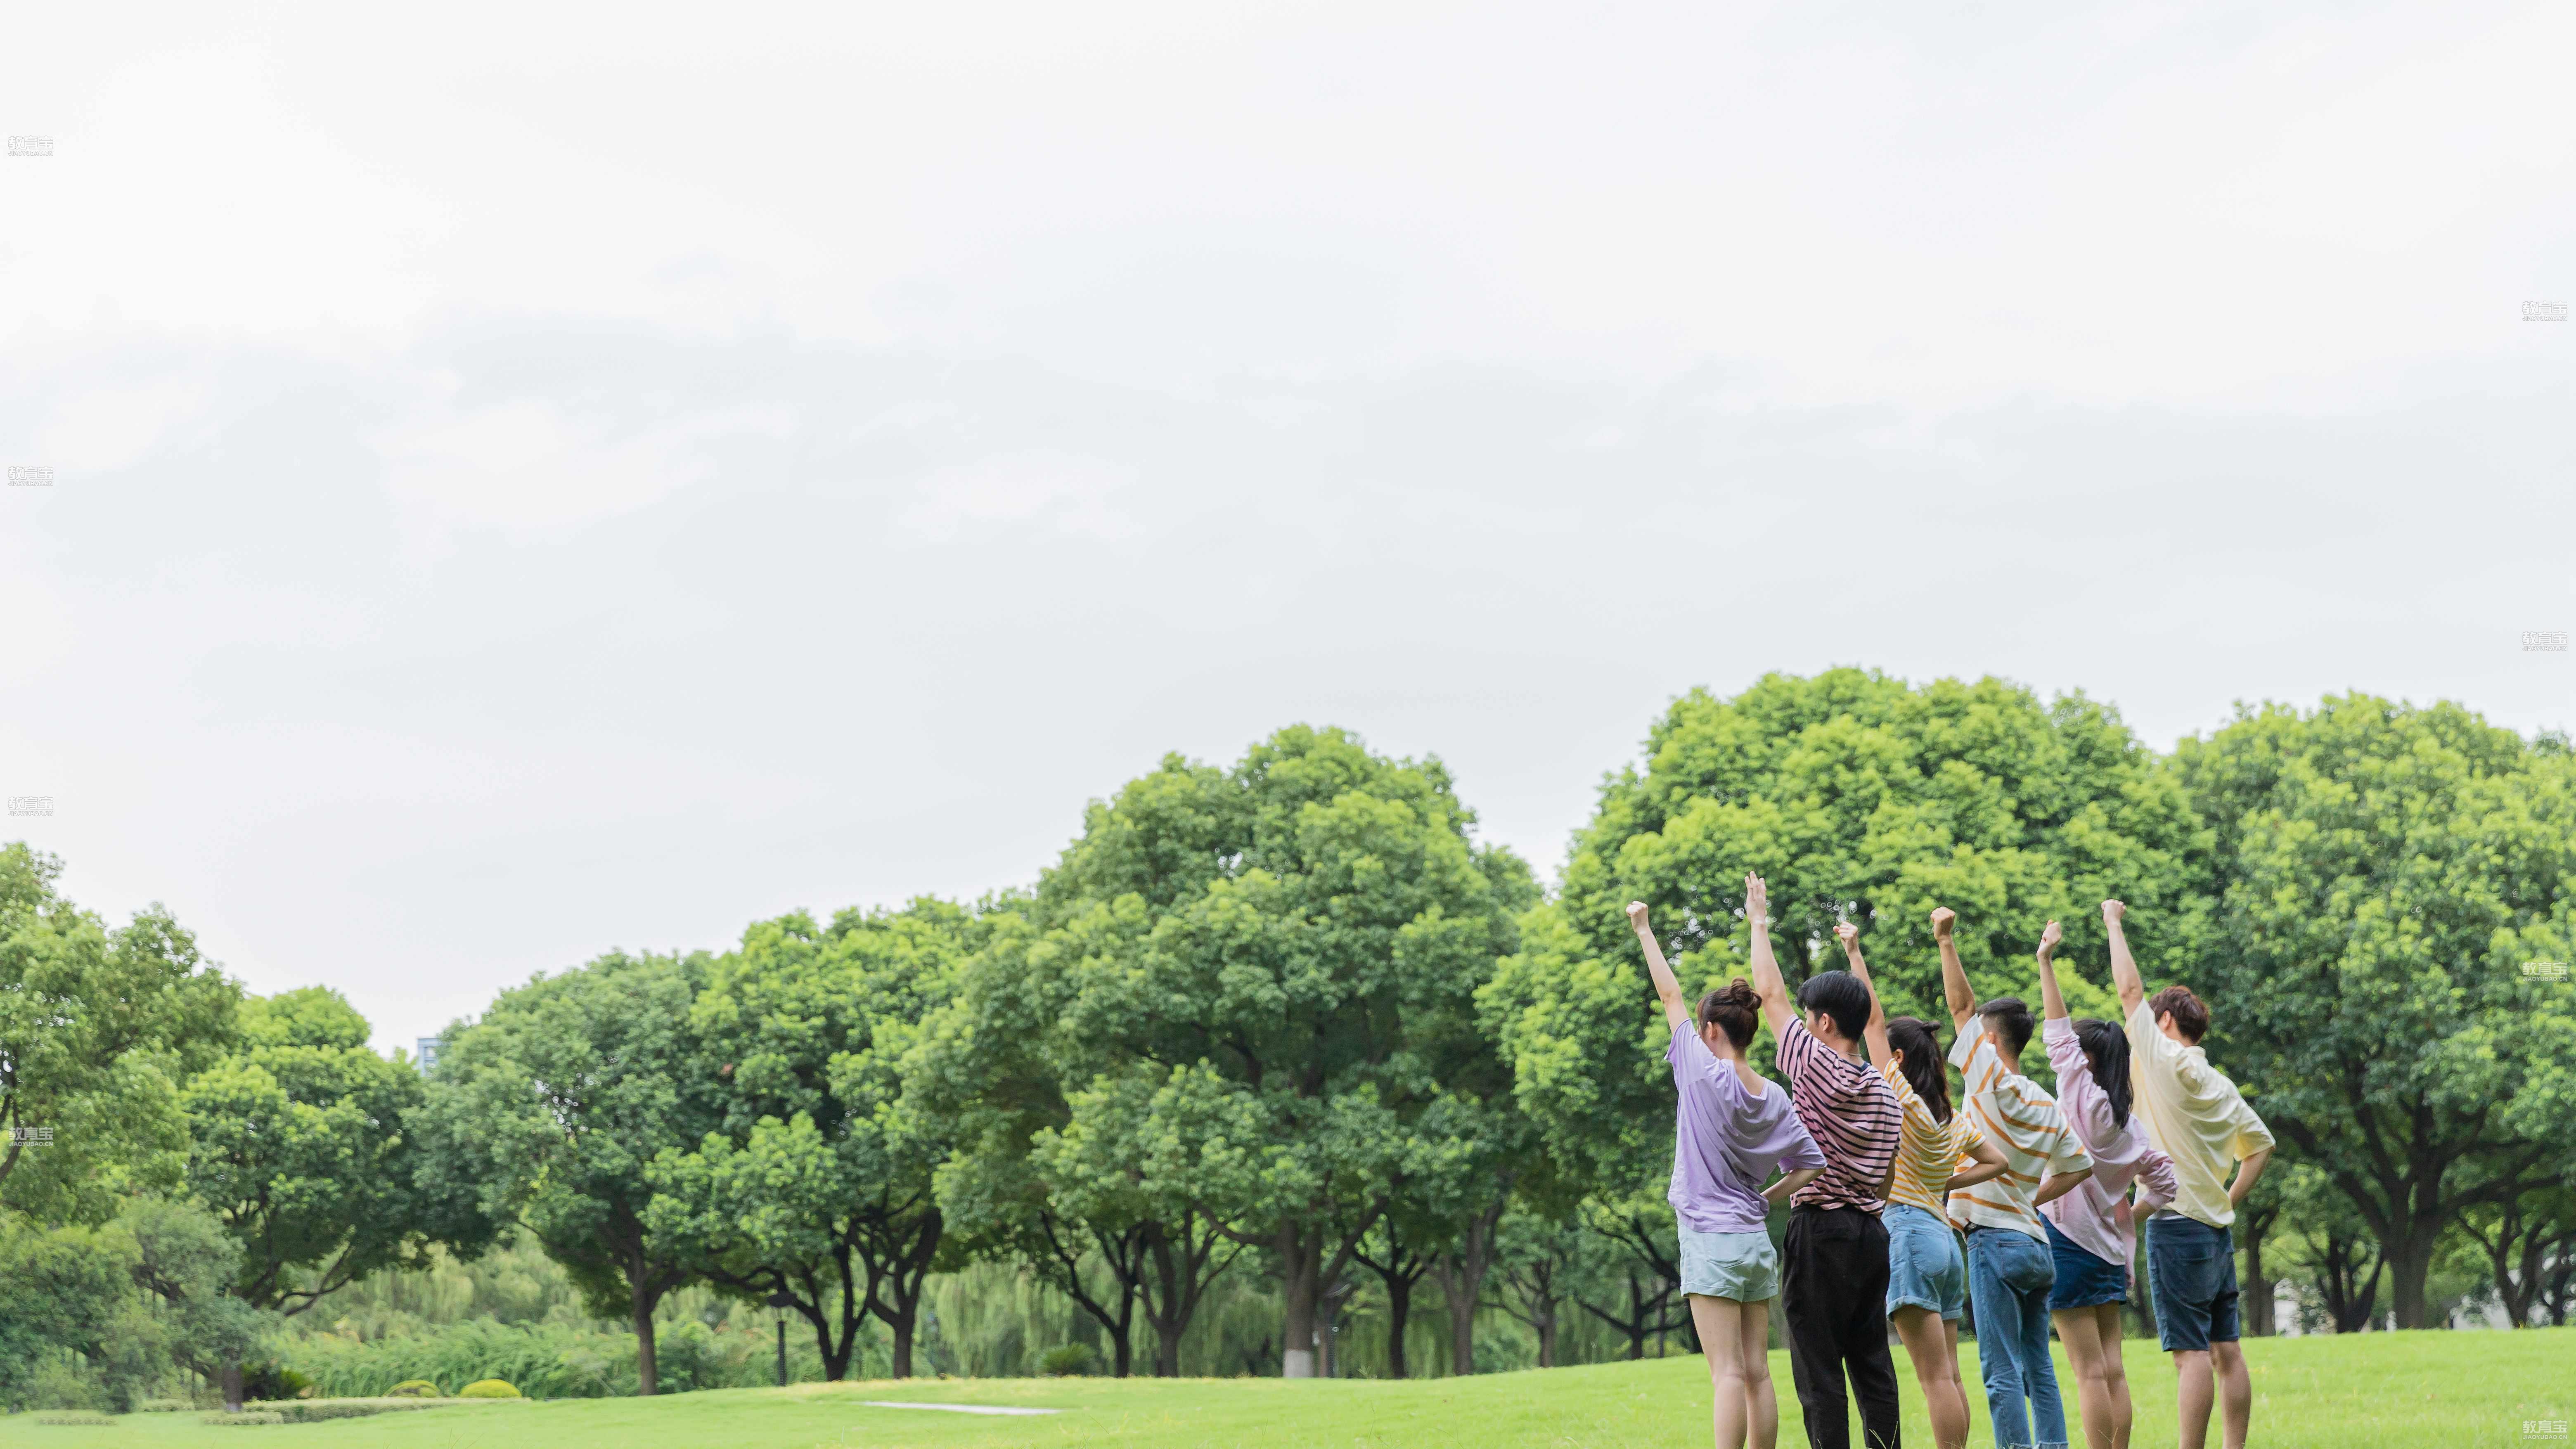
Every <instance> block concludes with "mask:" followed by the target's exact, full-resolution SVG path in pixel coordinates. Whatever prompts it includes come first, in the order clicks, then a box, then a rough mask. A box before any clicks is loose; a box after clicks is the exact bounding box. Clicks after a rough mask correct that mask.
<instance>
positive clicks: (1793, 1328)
mask: <svg viewBox="0 0 2576 1449" xmlns="http://www.w3.org/2000/svg"><path fill="white" fill-rule="evenodd" d="M1781 1246H1782V1252H1781V1283H1780V1309H1781V1315H1782V1316H1783V1317H1784V1318H1786V1319H1787V1320H1788V1325H1789V1368H1790V1372H1791V1374H1792V1376H1793V1377H1795V1378H1796V1379H1797V1381H1798V1407H1799V1408H1800V1409H1801V1410H1803V1411H1805V1414H1806V1417H1807V1443H1808V1444H1809V1445H1811V1446H1813V1449H1848V1446H1849V1445H1850V1444H1851V1411H1850V1410H1849V1409H1848V1408H1847V1407H1845V1403H1844V1399H1843V1375H1844V1373H1845V1372H1849V1373H1850V1374H1851V1391H1852V1396H1853V1397H1854V1398H1857V1399H1859V1400H1860V1422H1861V1433H1862V1436H1863V1437H1864V1438H1866V1439H1867V1440H1868V1449H1898V1445H1899V1443H1900V1441H1899V1439H1898V1434H1899V1432H1900V1431H1899V1430H1898V1428H1897V1420H1896V1364H1895V1361H1894V1360H1892V1359H1890V1358H1889V1357H1888V1354H1887V1229H1886V1227H1885V1226H1883V1225H1882V1224H1881V1223H1880V1222H1879V1220H1878V1214H1876V1213H1871V1212H1863V1211H1861V1210H1860V1209H1859V1208H1817V1207H1802V1208H1799V1209H1797V1210H1795V1211H1793V1212H1791V1213H1790V1214H1789V1234H1788V1240H1787V1241H1786V1242H1785V1243H1783V1244H1782V1245H1781Z"/></svg>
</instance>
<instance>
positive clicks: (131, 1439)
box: [0, 1329, 2576, 1449]
mask: <svg viewBox="0 0 2576 1449" xmlns="http://www.w3.org/2000/svg"><path fill="white" fill-rule="evenodd" d="M1962 1358H1963V1360H1965V1362H1963V1364H1962V1368H1963V1371H1964V1372H1965V1373H1966V1374H1967V1376H1968V1380H1969V1397H1970V1399H1971V1401H1972V1403H1973V1406H1974V1414H1975V1428H1974V1431H1973V1432H1972V1434H1971V1436H1970V1443H1972V1444H1979V1445H1982V1444H1988V1443H1991V1442H1992V1436H1991V1433H1990V1430H1989V1427H1988V1425H1987V1422H1986V1413H1985V1405H1984V1401H1983V1400H1982V1399H1981V1398H1979V1397H1978V1394H1977V1389H1976V1369H1975V1366H1974V1358H1973V1355H1972V1352H1971V1351H1970V1350H1969V1349H1968V1347H1967V1346H1964V1345H1963V1346H1962ZM2246 1358H2247V1359H2248V1360H2249V1361H2250V1362H2251V1363H2252V1365H2253V1372H2254V1442H2256V1443H2258V1444H2263V1445H2280V1446H2290V1449H2301V1446H2313V1449H2427V1446H2436V1445H2439V1446H2458V1445H2499V1446H2501V1445H2514V1446H2518V1449H2535V1446H2565V1449H2576V1439H2572V1438H2551V1437H2540V1436H2527V1435H2526V1434H2525V1433H2524V1429H2523V1421H2524V1420H2526V1419H2550V1420H2563V1419H2568V1418H2571V1417H2576V1329H2543V1330H2538V1331H2528V1332H2522V1333H2441V1332H2429V1333H2370V1334H2360V1335H2355V1336H2352V1337H2346V1338H2271V1339H2256V1340H2252V1341H2249V1342H2248V1343H2247V1344H2246ZM2128 1362H2129V1376H2130V1383H2131V1386H2132V1388H2133V1390H2134V1392H2135V1395H2136V1398H2137V1400H2138V1410H2139V1412H2138V1423H2137V1434H2136V1439H2135V1442H2136V1444H2138V1445H2139V1446H2140V1449H2147V1446H2153V1445H2159V1444H2171V1443H2173V1442H2174V1407H2173V1401H2174V1375H2173V1369H2172V1367H2171V1365H2170V1363H2169V1362H2168V1361H2167V1359H2166V1358H2165V1356H2164V1355H2163V1354H2161V1353H2159V1352H2157V1351H2156V1347H2155V1344H2154V1343H2153V1342H2151V1341H2133V1342H2131V1343H2130V1344H2129V1345H2128ZM1896 1363H1897V1373H1898V1377H1899V1379H1900V1380H1901V1381H1902V1383H1903V1384H1904V1391H1905V1408H1906V1414H1905V1434H1906V1440H1907V1442H1908V1443H1910V1444H1915V1445H1929V1444H1930V1443H1931V1436H1930V1434H1929V1433H1928V1431H1927V1430H1926V1427H1925V1425H1924V1421H1923V1417H1922V1412H1921V1409H1922V1405H1921V1401H1920V1400H1919V1399H1918V1398H1917V1397H1916V1395H1915V1392H1914V1384H1913V1379H1912V1376H1911V1371H1910V1369H1909V1368H1908V1367H1907V1365H1906V1361H1905V1354H1904V1350H1902V1349H1898V1350H1896ZM1771 1374H1772V1379H1773V1382H1774V1383H1775V1384H1776V1385H1777V1387H1778V1390H1779V1394H1780V1400H1781V1425H1780V1442H1781V1443H1782V1444H1783V1445H1790V1446H1794V1445H1802V1444H1804V1443H1805V1442H1806V1440H1805V1435H1804V1431H1803V1430H1802V1429H1801V1428H1800V1427H1799V1423H1798V1409H1797V1400H1796V1397H1795V1395H1794V1394H1793V1393H1792V1392H1791V1391H1790V1384H1789V1362H1788V1357H1787V1355H1786V1354H1781V1353H1775V1354H1773V1355H1772V1356H1771ZM2058 1374H2059V1377H2060V1379H2061V1381H2063V1380H2065V1378H2066V1369H2065V1366H2064V1363H2063V1361H2061V1362H2060V1364H2059V1368H2058ZM1708 1395H1709V1389H1708V1378H1707V1375H1706V1372H1705V1370H1704V1369H1703V1368H1702V1367H1701V1365H1700V1363H1699V1361H1698V1360H1695V1359H1662V1360H1654V1361H1649V1362H1645V1363H1619V1364H1600V1365H1595V1366H1593V1367H1589V1368H1569V1369H1552V1370H1546V1371H1542V1372H1528V1373H1512V1374H1494V1375H1489V1376H1486V1377H1481V1378H1470V1379H1417V1380H1413V1381H1411V1382H1405V1383H1386V1382H1377V1381H1372V1380H1349V1379H1345V1380H1335V1381H1330V1382H1321V1383H1318V1382H1302V1383H1287V1382H1283V1381H1281V1380H1278V1379H1181V1380H1162V1381H1157V1380H1153V1379H1129V1380H1127V1381H1125V1382H1118V1381H1115V1380H1109V1379H984V1380H962V1379H961V1380H922V1379H913V1380H909V1381H903V1382H879V1383H867V1384H830V1385H826V1384H801V1385H797V1386H795V1387H793V1388H788V1389H728V1390H723V1391H719V1392H713V1393H701V1394H675V1395H672V1396H670V1397H667V1398H661V1399H576V1400H569V1401H564V1402H559V1403H551V1404H496V1405H460V1406H457V1407H454V1408H444V1409H439V1410H436V1411H433V1412H429V1413H411V1414H388V1415H384V1416H381V1417H377V1418H370V1419H345V1420H338V1421H335V1422H331V1423H324V1424H298V1425H281V1426H276V1427H269V1428H251V1429H238V1428H214V1427H208V1426H203V1425H200V1424H199V1423H198V1422H197V1418H196V1416H195V1415H193V1414H135V1415H130V1416H128V1417H125V1418H122V1419H119V1420H117V1421H116V1422H115V1423H114V1424H113V1425H111V1426H108V1427H104V1428H70V1427H55V1426H50V1425H40V1424H37V1423H36V1422H35V1420H34V1416H33V1415H28V1414H19V1415H15V1416H11V1417H7V1418H0V1446H10V1449H14V1446H18V1445H73V1444H80V1445H102V1446H105V1445H135V1446H154V1449H183V1446H186V1449H194V1446H199V1445H208V1446H211V1445H223V1446H231V1449H245V1446H256V1445H260V1444H268V1443H272V1442H275V1441H280V1440H283V1441H286V1442H290V1443H292V1444H293V1445H296V1446H309V1449H330V1446H339V1445H385V1446H422V1449H446V1446H455V1449H538V1446H543V1449H664V1446H668V1449H682V1446H687V1449H712V1446H726V1449H733V1446H740V1449H861V1446H868V1449H875V1446H910V1445H921V1446H949V1445H995V1446H1000V1445H1011V1446H1020V1445H1031V1446H1047V1445H1075V1444H1117V1445H1131V1446H1135V1449H1180V1446H1192V1449H1195V1446H1200V1445H1222V1446H1231V1445H1282V1446H1286V1445H1297V1446H1311V1445H1348V1446H1387V1449H1394V1446H1404V1449H1424V1446H1442V1445H1454V1446H1461V1449H1501V1446H1504V1445H1675V1446H1682V1445H1704V1444H1706V1443H1708V1442H1709V1429H1708V1408H1709V1399H1708ZM2068 1397H2069V1405H2068V1412H2069V1417H2070V1418H2071V1417H2072V1416H2073V1402H2072V1394H2071V1393H2070V1394H2069V1396H2068ZM864 1399H905V1400H913V1401H928V1402H941V1403H973V1404H1007V1405H1027V1406H1032V1407H1046V1408H1055V1409H1061V1410H1063V1411H1064V1412H1062V1413H1059V1414H1053V1415H1048V1416H1045V1417H1036V1418H1022V1417H1011V1418H1003V1417H982V1416H971V1415H965V1414H945V1413H931V1412H924V1411H921V1410H912V1409H881V1408H870V1407H867V1406H865V1405H864V1404H862V1403H861V1402H860V1401H861V1400H864ZM1855 1438H1857V1435H1855ZM2075 1439H2076V1442H2077V1443H2079V1444H2080V1443H2082V1442H2083V1436H2082V1433H2081V1431H2080V1430H2078V1431H2076V1433H2075ZM2217 1441H2218V1439H2217V1434H2216V1432H2215V1426H2213V1429H2212V1433H2211V1435H2210V1442H2211V1443H2212V1444H2213V1445H2215V1444H2216V1443H2217Z"/></svg>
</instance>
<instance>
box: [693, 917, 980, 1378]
mask: <svg viewBox="0 0 2576 1449" xmlns="http://www.w3.org/2000/svg"><path fill="white" fill-rule="evenodd" d="M981 929H982V928H981V927H980V925H979V924H978V921H977V919H976V917H975V916H974V915H972V914H970V913H969V912H967V911H965V910H963V909H961V908H959V907H957V906H955V905H952V904H950V903H948V902H946V901H939V900H932V899H928V898H924V899H921V900H917V901H914V902H913V903H912V904H910V905H909V906H907V907H905V908H904V909H902V910H900V911H858V910H847V911H843V912H841V913H840V914H839V915H837V916H835V917H834V918H833V920H832V923H831V925H830V926H828V927H822V926H818V925H816V923H815V922H814V920H813V918H812V917H810V916H807V915H805V914H803V913H797V914H794V915H788V916H782V917H780V918H779V919H777V920H774V921H765V922H762V923H760V924H759V925H756V926H753V927H752V928H751V929H750V930H749V931H747V932H746V933H744V936H743V940H742V944H741V946H740V948H739V949H737V950H735V951H732V952H730V953H728V954H726V955H725V956H723V957H721V958H719V959H718V960H717V961H716V962H715V963H714V965H713V967H712V968H711V970H710V972H709V976H708V982H707V988H706V991H705V993H704V994H703V995H702V996H700V997H699V999H698V1001H697V1004H696V1007H695V1008H694V1010H693V1013H692V1018H691V1020H692V1031H693V1032H694V1034H695V1036H696V1039H697V1042H698V1050H699V1051H700V1052H701V1053H702V1054H703V1055H704V1058H705V1060H706V1062H708V1063H710V1064H711V1068H710V1074H711V1075H712V1076H713V1077H714V1078H716V1079H719V1080H721V1082H722V1083H723V1084H724V1089H723V1091H722V1093H721V1095H720V1097H719V1099H718V1100H719V1102H720V1105H721V1107H722V1110H723V1113H724V1121H723V1124H722V1126H721V1128H720V1129H719V1130H716V1131H712V1132H709V1133H708V1134H707V1135H706V1136H704V1137H703V1138H701V1139H700V1140H699V1141H698V1142H697V1143H696V1144H694V1145H692V1146H690V1147H687V1148H681V1147H666V1148H664V1149H662V1150H661V1152H660V1153H658V1154H657V1155H656V1157H655V1159H654V1162H653V1164H652V1168H651V1172H650V1176H651V1178H652V1181H653V1182H654V1184H655V1186H656V1188H657V1189H658V1190H659V1193H660V1195H659V1196H658V1197H657V1198H656V1200H655V1201H654V1203H653V1205H652V1207H651V1209H650V1211H649V1212H648V1214H647V1220H648V1223H649V1224H650V1225H651V1226H652V1227H653V1228H654V1229H655V1230H656V1231H657V1232H660V1233H663V1234H664V1235H666V1236H667V1237H670V1238H672V1239H674V1240H677V1241H686V1242H688V1243H691V1244H693V1245H695V1248H696V1251H697V1253H698V1255H699V1256H700V1257H701V1258H702V1260H703V1261H704V1263H705V1265H706V1267H705V1271H706V1272H707V1274H708V1276H709V1277H710V1278H712V1279H713V1280H714V1281H716V1282H717V1283H719V1284H721V1285H723V1286H725V1287H728V1288H731V1289H733V1290H734V1291H736V1292H739V1293H744V1294H752V1293H772V1292H784V1293H785V1294H787V1296H788V1297H789V1299H790V1300H791V1301H792V1303H793V1306H794V1308H795V1311H796V1312H797V1313H798V1314H799V1315H801V1316H802V1317H803V1318H804V1319H805V1320H806V1322H807V1323H808V1324H809V1325H810V1326H811V1327H812V1329H813V1331H814V1336H815V1346H816V1349H817V1351H818V1352H819V1353H820V1354H821V1355H822V1361H823V1369H824V1374H825V1376H826V1377H827V1378H831V1379H839V1378H842V1377H844V1376H845V1375H846V1374H847V1372H848V1370H849V1363H850V1356H851V1353H852V1351H853V1349H854V1348H855V1347H856V1346H857V1342H858V1331H859V1328H860V1326H861V1324H862V1323H863V1322H864V1320H865V1319H866V1318H867V1317H869V1316H873V1317H875V1318H877V1319H878V1320H879V1321H881V1322H883V1323H884V1324H885V1325H886V1327H887V1329H888V1330H889V1331H890V1333H891V1335H892V1338H893V1355H894V1363H893V1368H894V1373H895V1375H896V1376H897V1377H905V1376H908V1375H910V1374H911V1372H912V1350H913V1330H914V1325H915V1322H916V1320H917V1318H918V1316H919V1312H920V1307H921V1296H922V1288H923V1284H924V1282H925V1280H926V1279H927V1277H928V1275H929V1273H930V1270H931V1268H932V1266H933V1265H934V1263H936V1262H937V1261H938V1260H939V1251H940V1245H941V1242H942V1238H943V1226H944V1224H943V1220H942V1217H941V1214H940V1210H939V1203H938V1200H937V1196H936V1194H935V1192H934V1190H933V1183H932V1178H933V1174H934V1173H935V1172H936V1171H937V1170H938V1168H939V1166H940V1163H941V1162H942V1160H943V1159H944V1158H945V1157H946V1155H947V1152H948V1144H949V1140H950V1136H951V1124H950V1121H949V1120H948V1119H947V1118H946V1117H945V1116H944V1115H942V1114H939V1113H929V1112H923V1111H919V1110H916V1108H915V1105H914V1104H910V1103H907V1102H906V1101H905V1100H904V1098H903V1092H902V1087H903V1059H904V1057H905V1055H906V1053H907V1052H909V1051H911V1050H912V1048H913V1046H914V1044H915V1042H916V1041H917V1039H918V1037H919V1035H920V1031H921V1023H922V1020H923V1018H924V1017H925V1016H927V1015H929V1014H930V1013H932V1012H934V1011H937V1010H938V1009H939V1008H941V1007H942V1006H944V1005H945V1004H946V1003H947V1001H948V1000H949V998H950V996H951V995H952V994H953V993H954V990H955V983H956V976H957V971H958V965H959V963H960V961H962V960H963V959H964V957H965V956H966V954H967V953H968V952H969V951H970V950H971V949H972V947H973V945H974V941H975V938H976V937H977V936H978V935H979V934H980V932H981Z"/></svg>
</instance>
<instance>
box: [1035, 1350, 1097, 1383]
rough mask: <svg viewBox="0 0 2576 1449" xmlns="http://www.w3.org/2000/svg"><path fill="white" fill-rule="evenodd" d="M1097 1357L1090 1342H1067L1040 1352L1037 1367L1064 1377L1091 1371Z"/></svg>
mask: <svg viewBox="0 0 2576 1449" xmlns="http://www.w3.org/2000/svg"><path fill="white" fill-rule="evenodd" d="M1097 1358H1099V1355H1098V1354H1096V1353H1093V1352H1092V1351H1091V1345H1090V1344H1087V1343H1068V1344H1065V1345H1064V1346H1062V1347H1060V1348H1051V1349H1048V1350H1047V1351H1046V1352H1045V1353H1043V1354H1040V1355H1039V1356H1038V1367H1039V1368H1042V1369H1044V1370H1046V1371H1047V1372H1048V1373H1050V1374H1053V1375H1055V1376H1056V1377H1058V1378H1065V1377H1069V1376H1071V1375H1074V1374H1087V1373H1089V1372H1091V1365H1092V1363H1093V1361H1094V1360H1096V1359H1097Z"/></svg>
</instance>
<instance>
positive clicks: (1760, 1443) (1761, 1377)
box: [1735, 1298, 1780, 1449]
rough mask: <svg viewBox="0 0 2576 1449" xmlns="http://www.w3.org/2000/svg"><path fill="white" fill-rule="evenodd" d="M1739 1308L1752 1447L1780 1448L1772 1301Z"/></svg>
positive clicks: (1758, 1300) (1738, 1335)
mask: <svg viewBox="0 0 2576 1449" xmlns="http://www.w3.org/2000/svg"><path fill="white" fill-rule="evenodd" d="M1740 1308H1741V1311H1740V1312H1739V1313H1738V1314H1737V1319H1738V1322H1739V1325H1740V1326H1739V1328H1738V1329H1737V1332H1736V1336H1735V1341H1736V1342H1737V1343H1738V1344H1739V1345H1741V1346H1742V1348H1743V1350H1744V1417H1745V1419H1746V1420H1747V1421H1748V1422H1749V1423H1750V1425H1751V1426H1752V1431H1753V1434H1752V1437H1753V1449H1778V1445H1779V1443H1780V1401H1779V1399H1778V1398H1777V1397H1775V1396H1774V1395H1773V1394H1772V1392H1771V1300H1770V1299H1768V1298H1756V1299H1754V1300H1753V1301H1752V1302H1750V1303H1746V1304H1742V1305H1740Z"/></svg>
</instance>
